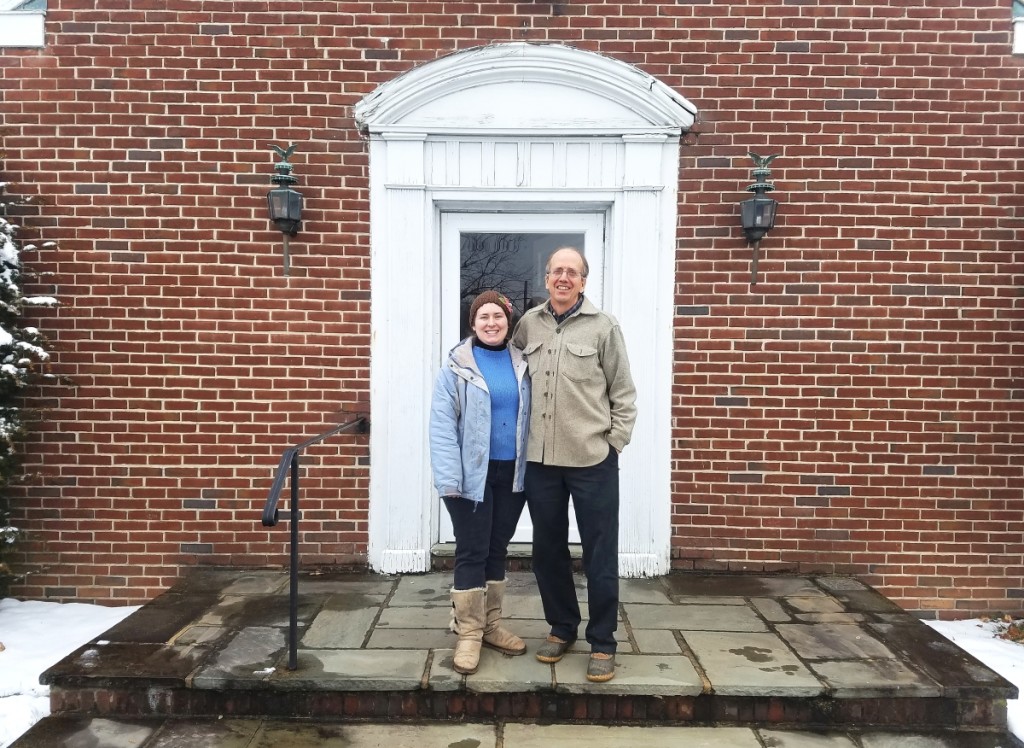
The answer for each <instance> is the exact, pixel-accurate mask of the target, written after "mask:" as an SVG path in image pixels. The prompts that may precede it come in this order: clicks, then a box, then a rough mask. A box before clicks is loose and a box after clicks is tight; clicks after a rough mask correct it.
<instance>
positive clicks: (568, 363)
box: [560, 343, 601, 382]
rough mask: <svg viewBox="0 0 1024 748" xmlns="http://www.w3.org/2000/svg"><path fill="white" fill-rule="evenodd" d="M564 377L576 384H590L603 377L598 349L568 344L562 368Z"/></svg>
mask: <svg viewBox="0 0 1024 748" xmlns="http://www.w3.org/2000/svg"><path fill="white" fill-rule="evenodd" d="M560 371H561V374H562V376H564V377H565V378H566V379H571V380H572V381H574V382H589V381H591V380H594V379H599V378H600V377H601V362H600V360H599V359H598V355H597V349H596V348H592V347H591V346H589V345H580V344H579V343H566V344H565V353H563V354H562V365H561V368H560Z"/></svg>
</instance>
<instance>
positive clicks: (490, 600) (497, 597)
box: [484, 579, 526, 655]
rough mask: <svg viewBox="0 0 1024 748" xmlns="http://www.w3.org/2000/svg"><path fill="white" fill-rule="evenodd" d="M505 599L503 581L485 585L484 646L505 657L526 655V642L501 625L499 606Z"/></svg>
mask: <svg viewBox="0 0 1024 748" xmlns="http://www.w3.org/2000/svg"><path fill="white" fill-rule="evenodd" d="M504 599H505V580H504V579H502V580H501V581H500V582H493V581H492V582H488V583H487V597H486V604H487V623H486V624H485V625H484V645H486V646H488V647H490V648H491V649H496V650H498V651H499V652H501V653H503V654H507V655H521V654H525V653H526V642H524V641H523V640H522V639H520V638H519V637H518V636H516V635H515V634H513V633H512V632H511V631H509V630H508V629H506V628H504V627H502V625H501V605H502V601H503V600H504Z"/></svg>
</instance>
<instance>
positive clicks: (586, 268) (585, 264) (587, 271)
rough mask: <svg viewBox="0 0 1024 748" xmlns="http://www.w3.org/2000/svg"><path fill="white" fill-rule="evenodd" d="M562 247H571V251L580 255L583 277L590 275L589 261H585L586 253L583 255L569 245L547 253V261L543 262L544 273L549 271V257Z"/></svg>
mask: <svg viewBox="0 0 1024 748" xmlns="http://www.w3.org/2000/svg"><path fill="white" fill-rule="evenodd" d="M563 249H571V250H572V251H573V252H575V253H576V254H578V255H579V256H580V259H581V260H583V277H584V278H586V277H587V276H588V275H590V263H589V262H587V257H586V255H584V254H583V253H582V252H581V251H580V250H578V249H577V248H576V247H569V246H566V247H559V248H558V249H556V250H555V251H554V252H552V253H551V254H549V255H548V261H547V262H545V263H544V272H545V274H546V273H550V272H551V258H552V257H554V256H555V255H556V254H558V253H559V252H561V251H562V250H563Z"/></svg>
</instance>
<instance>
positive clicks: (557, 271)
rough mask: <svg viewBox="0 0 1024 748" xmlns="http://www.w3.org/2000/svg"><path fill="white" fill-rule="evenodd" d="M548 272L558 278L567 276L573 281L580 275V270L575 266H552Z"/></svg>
mask: <svg viewBox="0 0 1024 748" xmlns="http://www.w3.org/2000/svg"><path fill="white" fill-rule="evenodd" d="M547 274H548V275H553V276H555V277H556V278H558V277H560V276H563V275H564V276H565V277H566V278H568V279H569V280H573V281H574V280H576V279H577V278H579V277H580V273H579V271H578V270H576V269H575V268H552V269H551V270H549V271H548V272H547Z"/></svg>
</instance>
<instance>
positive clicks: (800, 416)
mask: <svg viewBox="0 0 1024 748" xmlns="http://www.w3.org/2000/svg"><path fill="white" fill-rule="evenodd" d="M49 4H50V13H49V17H48V20H47V32H48V46H47V48H46V49H45V50H42V51H16V50H5V54H4V55H3V57H2V60H0V63H2V68H0V93H2V96H3V103H2V105H0V106H2V110H0V111H2V112H3V115H4V122H5V125H6V134H5V136H4V144H5V146H6V149H7V151H8V159H7V162H6V174H5V177H6V178H8V179H10V180H13V181H17V182H20V183H22V191H23V192H29V193H38V194H40V195H42V196H44V197H45V200H44V203H45V204H44V206H43V207H41V208H40V209H39V210H38V212H37V214H34V215H31V216H29V217H27V219H26V222H25V223H26V230H25V235H26V236H28V237H31V236H35V235H37V234H44V235H45V236H46V237H47V238H51V239H55V240H57V241H59V247H58V248H55V249H47V250H44V251H42V252H41V253H39V255H38V257H37V258H36V264H37V265H38V266H39V267H40V268H41V269H44V270H46V271H51V272H53V273H54V275H53V276H52V284H50V283H46V284H42V285H41V286H40V288H39V289H37V290H40V291H44V292H47V293H53V294H55V295H57V296H58V297H59V298H60V300H61V301H62V304H63V306H62V307H61V308H60V309H59V310H57V311H56V312H53V313H49V314H47V315H45V316H44V317H43V318H41V319H40V321H39V323H40V325H41V326H42V327H43V328H44V329H45V330H46V331H48V332H49V333H50V334H51V335H52V337H53V338H54V341H55V343H56V345H57V349H58V350H57V354H56V356H55V364H56V366H55V369H56V371H57V372H58V373H60V374H61V375H64V376H65V377H67V378H68V380H69V381H68V383H67V384H65V385H62V386H60V387H50V388H48V390H47V391H46V392H45V393H44V395H43V399H41V401H40V404H41V405H44V406H45V408H46V410H45V420H44V422H43V423H41V424H40V427H39V429H38V432H37V434H36V435H35V436H34V437H33V439H32V442H31V444H29V445H28V460H29V468H30V469H31V470H32V471H33V472H34V473H37V474H38V477H37V478H35V479H34V481H33V482H32V484H31V485H30V486H29V487H28V488H27V489H26V490H25V491H24V495H23V496H20V497H18V499H17V503H18V505H19V506H21V507H23V515H22V516H21V517H19V518H18V522H19V524H21V525H23V526H25V527H26V528H28V529H29V530H30V531H31V539H30V540H29V541H28V542H25V543H22V544H21V545H20V546H19V548H20V549H21V552H22V553H21V557H20V558H19V559H17V560H18V561H19V562H20V563H21V564H22V568H27V569H28V570H30V571H31V572H32V573H31V575H30V576H29V579H28V582H27V583H25V584H23V585H21V586H20V587H18V588H17V589H16V591H17V592H18V593H19V594H23V595H26V596H33V597H48V598H51V599H80V600H81V599H85V600H108V599H109V600H117V601H124V602H129V601H130V602H138V601H141V600H144V599H146V598H149V597H151V596H153V595H154V594H156V593H157V592H158V591H159V590H161V589H162V588H164V587H165V586H167V585H168V584H169V583H170V582H171V581H172V580H173V579H174V578H175V577H176V576H177V574H178V573H179V567H180V566H182V565H188V564H238V565H251V564H278V563H281V562H282V561H283V560H284V553H285V544H284V541H285V536H286V534H287V533H286V531H285V530H284V529H283V526H282V527H279V528H276V529H275V530H274V531H270V532H268V531H266V530H264V529H263V528H261V527H260V526H259V525H258V519H257V518H258V516H259V511H260V508H261V506H262V503H263V501H264V498H265V495H266V491H267V488H268V487H269V484H270V480H271V475H272V472H273V468H274V467H275V465H276V461H277V456H278V455H279V453H280V451H281V449H282V448H283V447H284V446H286V445H287V444H289V443H291V442H292V441H294V440H295V439H297V438H299V437H302V436H308V435H311V434H313V433H316V432H317V431H318V430H319V429H320V427H321V426H322V425H323V424H325V423H328V422H331V421H332V419H334V417H335V416H336V414H337V412H338V411H346V412H349V413H351V412H356V411H359V410H365V409H366V408H367V403H368V384H367V379H368V365H369V362H368V352H369V332H370V331H369V300H370V288H369V252H368V231H369V229H368V200H367V186H368V180H367V168H368V165H367V154H366V143H365V142H364V141H363V140H362V139H361V138H360V137H359V136H358V134H357V133H356V131H355V128H354V122H353V120H352V109H351V107H352V105H354V104H355V102H357V101H358V100H359V99H360V98H361V97H362V96H363V95H365V94H366V93H368V92H370V91H372V90H373V89H374V88H375V87H376V86H377V85H378V84H380V83H382V82H384V81H387V80H390V79H391V78H393V77H394V76H395V75H396V74H398V73H400V72H402V71H405V70H408V69H409V68H410V67H412V66H413V65H416V64H420V63H423V62H426V61H429V60H433V59H435V58H437V57H438V56H440V55H443V54H446V53H449V52H452V51H455V50H459V49H466V48H469V47H473V46H477V45H480V44H486V43H491V42H502V41H524V40H526V41H538V42H541V41H550V42H562V43H569V44H572V45H575V46H578V47H580V48H583V49H587V50H591V51H594V52H599V53H602V54H605V55H608V56H612V57H615V58H617V59H620V60H623V61H626V62H629V63H632V64H635V65H637V66H638V67H640V68H641V69H643V70H644V71H646V72H648V73H650V74H652V75H655V76H657V77H658V78H660V79H661V80H663V81H664V82H665V83H666V84H668V85H669V86H672V87H673V88H675V89H676V90H678V91H679V92H680V93H682V94H683V95H684V96H686V97H687V98H689V99H690V100H691V101H692V102H693V103H694V104H696V105H697V106H698V108H699V109H700V119H699V120H698V124H697V126H696V128H695V131H694V133H692V134H691V135H690V136H688V137H687V138H686V140H685V142H684V146H683V149H682V153H683V158H682V162H681V164H680V166H681V181H680V196H679V212H680V216H679V222H678V251H677V263H676V267H677V290H676V293H677V297H676V304H677V315H676V330H675V336H676V345H677V356H676V361H675V378H674V382H675V385H674V386H675V390H674V405H673V419H674V433H673V438H674V441H673V452H672V456H673V483H672V488H673V501H674V512H673V527H674V537H673V557H674V563H675V565H676V566H678V567H680V568H701V569H707V568H712V569H716V568H730V569H751V570H763V569H767V570H794V571H804V572H818V571H824V572H842V573H854V574H858V575H860V576H861V577H862V578H864V579H865V580H866V581H868V582H871V583H873V584H876V585H878V586H879V587H880V588H881V589H882V590H883V591H884V592H885V593H887V594H889V595H890V596H892V597H894V598H895V599H896V600H897V601H898V602H900V603H902V604H903V605H904V606H906V607H908V608H911V609H919V610H927V611H938V614H940V615H950V616H951V615H954V614H957V615H961V614H967V613H972V612H977V611H994V610H1014V611H1017V610H1020V608H1021V599H1022V597H1024V537H1022V531H1024V519H1022V517H1021V512H1022V509H1024V497H1022V492H1024V436H1021V430H1022V429H1021V421H1022V419H1021V415H1022V411H1024V384H1022V376H1024V375H1022V373H1021V372H1022V370H1021V366H1022V358H1021V357H1022V353H1024V327H1022V326H1024V307H1022V297H1021V291H1020V288H1021V287H1022V284H1024V265H1022V259H1024V249H1022V247H1024V244H1022V239H1024V178H1022V173H1021V166H1020V165H1021V163H1024V161H1022V158H1024V151H1022V145H1021V143H1022V136H1024V125H1022V124H1021V120H1022V114H1024V102H1022V98H1024V85H1022V84H1024V81H1022V78H1024V75H1022V72H1024V66H1022V60H1021V59H1020V58H1013V57H1011V56H1010V55H1009V50H1010V45H1011V38H1010V35H1011V27H1010V11H1009V7H1008V5H1009V4H1008V3H1007V2H1004V0H960V1H959V2H957V1H956V0H953V1H952V2H947V3H943V4H941V5H937V4H935V3H926V2H924V1H923V0H919V1H916V2H910V1H909V0H908V1H907V2H899V1H898V0H889V1H888V2H886V1H885V0H874V1H873V2H872V1H868V2H857V3H853V2H849V1H847V2H832V3H829V2H796V1H793V0H790V1H788V2H787V1H786V0H758V1H757V2H749V3H746V4H745V3H737V2H725V0H705V1H704V2H692V3H690V2H682V1H680V2H671V3H658V2H644V3H640V2H635V3H609V2H594V3H587V4H582V3H548V2H519V3H514V2H487V3H456V2H438V3H426V2H338V3H335V2H322V1H317V0H289V1H288V2H270V3H267V2H245V1H243V0H203V2H167V1H166V0H160V1H159V2H158V1H157V0H152V2H142V1H139V0H136V1H135V2H132V3H127V2H120V3H114V2H112V3H104V5H107V6H114V7H113V8H111V9H102V10H99V9H95V6H96V5H97V4H96V3H95V2H93V0H88V1H87V0H49ZM129 6H130V9H127V8H128V7H129ZM168 6H171V8H170V9H169V8H168ZM174 6H179V7H180V8H181V9H180V10H177V9H173V7H174ZM195 8H198V9H199V10H194V9H195ZM288 142H298V143H300V149H299V151H298V153H297V154H296V156H295V158H294V159H293V161H294V163H295V164H296V172H295V173H296V174H297V176H298V177H299V179H300V189H302V191H303V193H304V194H305V196H306V221H305V222H304V227H303V231H302V233H300V234H299V236H298V237H297V238H296V239H295V240H294V241H293V243H292V254H293V259H292V277H291V278H289V279H285V278H282V276H281V271H280V266H281V247H280V244H281V242H280V234H277V233H276V232H274V231H272V230H271V229H270V227H269V225H268V222H267V220H266V217H265V206H264V195H265V193H266V191H267V189H269V187H270V185H269V182H268V177H269V175H270V173H271V166H272V158H271V156H272V154H271V153H270V151H269V150H268V145H269V144H270V143H279V144H285V143H288ZM748 149H751V150H754V151H757V152H759V153H779V154H781V156H780V157H779V159H778V160H777V161H776V162H775V163H774V164H773V167H774V168H773V174H772V176H773V178H774V179H775V181H776V184H777V185H778V187H779V193H778V197H779V199H780V201H781V203H782V205H781V207H780V216H779V221H778V227H777V228H776V229H775V230H774V231H773V232H772V233H771V234H769V236H768V238H767V239H766V240H765V241H764V242H763V244H762V254H763V256H762V261H761V279H760V282H759V283H758V285H757V286H756V287H751V286H750V285H749V258H750V249H749V248H748V247H746V245H745V243H744V241H743V239H742V235H741V232H740V229H739V227H738V217H737V214H738V203H739V201H740V200H742V199H743V198H744V197H745V194H744V193H743V188H744V187H745V186H746V184H748V183H749V181H750V180H749V170H750V168H751V163H750V161H749V159H747V158H746V156H745V153H746V151H747V150H748ZM332 444H333V445H334V446H332V447H328V448H323V449H321V450H319V451H317V452H314V453H313V455H312V456H311V457H312V462H311V464H310V466H309V476H308V477H309V479H310V482H309V488H310V489H311V490H310V493H309V495H308V498H307V499H306V512H305V519H306V524H305V527H306V529H308V530H310V534H309V535H308V536H306V537H305V538H304V543H305V545H304V548H305V551H306V554H307V558H308V559H309V561H310V563H314V564H332V563H345V562H351V561H353V560H356V561H358V560H360V559H363V558H364V557H365V551H366V542H367V518H366V512H367V499H366V491H367V479H368V473H367V470H368V455H367V445H366V440H365V438H364V437H346V438H343V439H340V440H337V441H335V442H332ZM339 496H340V498H339Z"/></svg>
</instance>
